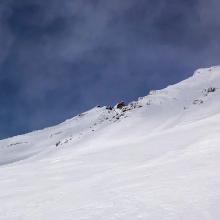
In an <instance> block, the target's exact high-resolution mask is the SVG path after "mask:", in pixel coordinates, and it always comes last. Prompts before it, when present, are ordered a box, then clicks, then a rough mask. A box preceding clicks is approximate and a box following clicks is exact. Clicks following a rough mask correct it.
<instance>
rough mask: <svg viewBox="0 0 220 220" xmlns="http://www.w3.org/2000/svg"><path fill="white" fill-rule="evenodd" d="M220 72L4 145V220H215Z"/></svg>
mask: <svg viewBox="0 0 220 220" xmlns="http://www.w3.org/2000/svg"><path fill="white" fill-rule="evenodd" d="M219 101H220V67H212V68H208V69H200V70H197V71H196V72H195V73H194V75H193V76H192V77H190V78H189V79H187V80H185V81H183V82H180V83H178V84H176V85H172V86H169V87H167V88H165V89H163V90H160V91H152V92H151V93H150V94H149V95H148V96H146V97H143V98H139V100H138V101H136V102H132V103H130V104H129V105H128V106H125V107H123V108H122V109H118V108H116V107H115V108H113V109H106V107H96V108H93V109H91V110H90V111H88V112H85V113H83V114H81V115H79V116H76V117H74V118H72V119H70V120H67V121H65V122H64V123H62V124H59V125H57V126H54V127H51V128H47V129H44V130H41V131H36V132H32V133H29V134H25V135H21V136H16V137H13V138H9V139H6V140H2V141H0V219H1V220H30V219H31V220H41V219H42V220H48V219H58V220H60V219H62V220H67V219H68V220H85V219H89V220H136V219H144V220H148V219H149V220H186V219H187V220H218V219H219V218H220V217H219V216H220V209H219V207H220V138H219V137H220V136H219V134H220V102H219Z"/></svg>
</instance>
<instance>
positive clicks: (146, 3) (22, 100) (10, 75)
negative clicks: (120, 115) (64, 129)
mask: <svg viewBox="0 0 220 220" xmlns="http://www.w3.org/2000/svg"><path fill="white" fill-rule="evenodd" d="M213 65H220V2H219V1H218V0H209V1H207V0H138V1H137V0H120V1H119V0H111V1H109V0H38V1H36V0H19V1H18V0H1V1H0V139H3V138H6V137H10V136H14V135H18V134H22V133H26V132H29V131H32V130H36V129H41V128H44V127H48V126H52V125H55V124H57V123H60V122H62V121H64V120H65V119H68V118H71V117H73V116H74V115H76V114H78V113H80V112H83V111H86V110H88V109H90V108H92V107H94V106H96V105H113V104H115V103H117V102H119V101H121V100H123V101H125V102H129V101H132V100H135V99H137V98H138V97H139V96H145V95H147V93H148V92H149V90H152V89H161V88H163V87H166V86H168V85H169V84H174V83H176V82H178V81H180V80H183V79H185V78H187V77H189V76H190V75H192V73H193V72H194V70H195V69H197V68H200V67H209V66H213Z"/></svg>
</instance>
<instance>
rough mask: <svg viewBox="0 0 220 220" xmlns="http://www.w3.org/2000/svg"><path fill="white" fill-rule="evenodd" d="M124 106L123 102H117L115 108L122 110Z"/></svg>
mask: <svg viewBox="0 0 220 220" xmlns="http://www.w3.org/2000/svg"><path fill="white" fill-rule="evenodd" d="M125 106H126V105H125V103H124V102H119V103H118V104H117V105H116V106H115V107H116V108H117V109H122V108H123V107H125Z"/></svg>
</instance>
